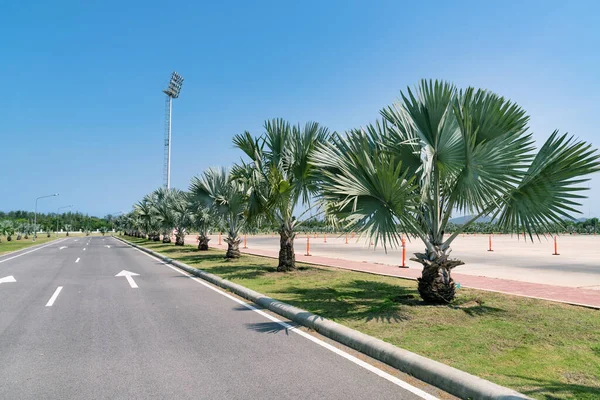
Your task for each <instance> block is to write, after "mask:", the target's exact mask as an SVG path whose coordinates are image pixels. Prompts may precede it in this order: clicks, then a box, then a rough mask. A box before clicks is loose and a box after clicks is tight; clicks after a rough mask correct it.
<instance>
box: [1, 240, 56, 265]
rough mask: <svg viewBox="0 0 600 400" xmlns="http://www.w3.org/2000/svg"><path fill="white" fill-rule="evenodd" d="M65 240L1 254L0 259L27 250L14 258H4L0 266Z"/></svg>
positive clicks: (52, 241)
mask: <svg viewBox="0 0 600 400" xmlns="http://www.w3.org/2000/svg"><path fill="white" fill-rule="evenodd" d="M65 240H67V238H62V239H54V240H51V241H50V242H47V243H42V244H40V245H36V246H31V247H25V248H23V249H20V250H15V251H11V252H10V253H5V254H2V255H0V257H4V256H7V255H9V254H14V253H17V252H19V251H24V250H27V251H25V252H24V253H21V254H17V255H15V256H12V257H9V258H5V259H3V260H0V264H1V263H3V262H5V261H9V260H13V259H15V258H17V257H21V256H24V255H25V254H29V253H33V252H34V251H38V250H40V249H43V248H45V247H48V246H52V245H53V244H56V243H60V242H62V241H65Z"/></svg>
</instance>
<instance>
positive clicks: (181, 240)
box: [175, 230, 185, 246]
mask: <svg viewBox="0 0 600 400" xmlns="http://www.w3.org/2000/svg"><path fill="white" fill-rule="evenodd" d="M184 244H185V232H183V231H179V230H178V231H177V233H176V234H175V246H183V245H184Z"/></svg>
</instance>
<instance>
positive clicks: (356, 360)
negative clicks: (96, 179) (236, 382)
mask: <svg viewBox="0 0 600 400" xmlns="http://www.w3.org/2000/svg"><path fill="white" fill-rule="evenodd" d="M125 244H127V243H125ZM127 245H128V246H129V247H132V248H133V249H135V250H137V251H139V252H140V253H142V254H144V255H146V256H148V257H150V258H152V259H154V260H156V261H158V262H160V263H161V264H163V265H165V266H167V267H169V268H171V269H172V270H174V271H177V272H179V273H180V274H182V275H185V276H187V277H188V278H190V279H191V280H193V281H196V282H198V283H199V284H201V285H204V286H206V287H207V288H209V289H211V290H213V291H215V292H217V293H219V294H220V295H223V296H225V297H227V298H228V299H231V300H233V301H235V302H236V303H238V304H241V305H242V306H244V307H246V308H248V309H250V310H252V311H254V312H256V313H258V314H260V315H262V316H263V317H265V318H267V319H269V320H271V321H273V322H276V323H277V324H279V325H281V326H282V327H284V328H285V329H287V330H290V331H292V332H295V333H297V334H298V335H300V336H302V337H304V338H306V339H308V340H310V341H311V342H313V343H315V344H318V345H319V346H322V347H324V348H326V349H327V350H330V351H332V352H334V353H335V354H337V355H339V356H342V357H344V358H345V359H346V360H348V361H350V362H353V363H354V364H357V365H358V366H360V367H363V368H364V369H366V370H367V371H370V372H372V373H374V374H375V375H377V376H379V377H381V378H383V379H385V380H387V381H389V382H391V383H393V384H395V385H397V386H400V387H401V388H403V389H405V390H407V391H409V392H411V393H413V394H415V395H417V396H419V397H420V398H422V399H425V400H439V398H438V397H435V396H433V395H431V394H429V393H427V392H425V391H423V390H421V389H419V388H417V387H414V386H412V385H411V384H409V383H407V382H404V381H403V380H401V379H399V378H397V377H395V376H393V375H390V374H388V373H387V372H385V371H382V370H380V369H379V368H377V367H375V366H373V365H371V364H369V363H367V362H365V361H363V360H361V359H359V358H357V357H354V356H353V355H351V354H348V353H346V352H345V351H343V350H340V349H338V348H337V347H335V346H332V345H330V344H329V343H326V342H324V341H322V340H321V339H318V338H316V337H314V336H312V335H310V334H308V333H306V332H304V331H302V330H299V329H296V327H294V326H292V325H290V324H288V323H286V322H283V321H282V320H280V319H278V318H275V317H273V316H272V315H269V314H267V313H265V312H263V311H261V310H259V309H257V308H256V307H254V306H253V305H251V304H248V303H246V302H245V301H242V300H240V299H238V298H235V297H233V296H232V295H230V294H228V293H225V292H224V291H222V290H221V289H219V288H217V287H214V286H212V285H211V284H209V283H208V282H205V281H203V280H202V279H200V278H197V277H195V276H193V275H190V274H189V273H187V272H185V271H183V270H181V269H179V268H177V267H174V266H172V265H169V264H167V263H165V262H164V261H162V260H159V259H158V258H156V257H154V256H153V255H150V254H148V253H145V252H143V251H141V250H140V249H136V248H135V247H133V246H130V245H129V244H127Z"/></svg>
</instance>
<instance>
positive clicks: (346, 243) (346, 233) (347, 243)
mask: <svg viewBox="0 0 600 400" xmlns="http://www.w3.org/2000/svg"><path fill="white" fill-rule="evenodd" d="M346 244H348V234H347V233H346Z"/></svg>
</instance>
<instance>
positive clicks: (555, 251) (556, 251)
mask: <svg viewBox="0 0 600 400" xmlns="http://www.w3.org/2000/svg"><path fill="white" fill-rule="evenodd" d="M552 255H553V256H560V254H558V245H557V244H556V236H554V253H552Z"/></svg>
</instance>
